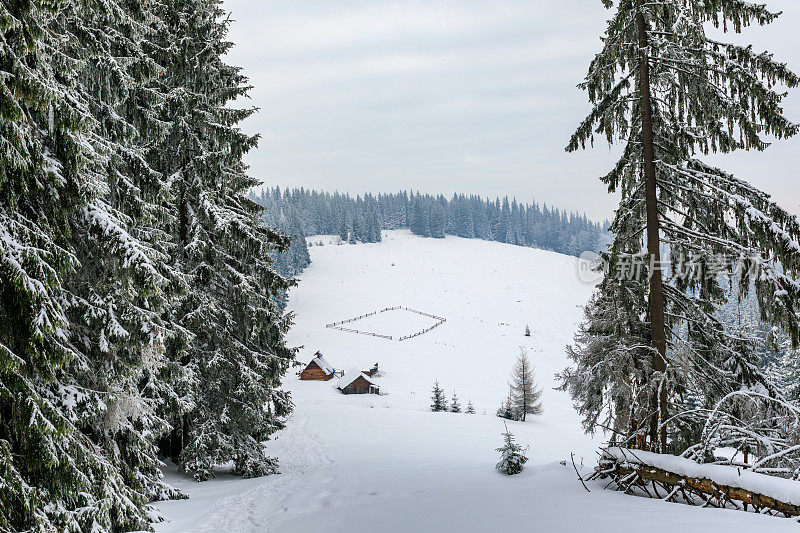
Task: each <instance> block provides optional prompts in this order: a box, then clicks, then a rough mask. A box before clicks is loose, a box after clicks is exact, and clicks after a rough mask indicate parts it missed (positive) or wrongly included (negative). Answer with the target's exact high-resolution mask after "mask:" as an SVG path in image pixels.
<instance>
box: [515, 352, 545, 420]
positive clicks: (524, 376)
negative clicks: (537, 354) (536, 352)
mask: <svg viewBox="0 0 800 533" xmlns="http://www.w3.org/2000/svg"><path fill="white" fill-rule="evenodd" d="M541 398H542V390H541V389H539V388H537V387H536V381H535V377H534V372H533V365H531V362H530V360H528V354H527V353H526V352H525V349H524V348H521V349H520V354H519V357H517V362H516V363H515V364H514V368H513V370H512V371H511V404H512V406H513V407H512V409H513V411H514V413H515V416H516V417H518V418H520V419H521V420H522V421H523V422H524V421H525V418H526V417H527V415H529V414H530V415H540V414H542V401H541Z"/></svg>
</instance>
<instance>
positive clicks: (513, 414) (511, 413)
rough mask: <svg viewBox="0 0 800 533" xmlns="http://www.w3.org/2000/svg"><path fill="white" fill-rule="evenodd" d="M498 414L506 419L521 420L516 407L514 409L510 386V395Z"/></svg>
mask: <svg viewBox="0 0 800 533" xmlns="http://www.w3.org/2000/svg"><path fill="white" fill-rule="evenodd" d="M497 416H499V417H500V418H505V419H506V420H519V419H520V416H519V413H518V411H517V410H516V409H514V400H513V399H512V391H511V387H510V386H509V387H508V396H506V398H505V400H503V403H501V404H500V407H499V408H498V409H497Z"/></svg>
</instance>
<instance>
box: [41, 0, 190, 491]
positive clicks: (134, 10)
mask: <svg viewBox="0 0 800 533" xmlns="http://www.w3.org/2000/svg"><path fill="white" fill-rule="evenodd" d="M148 6H149V5H148V4H139V3H136V2H132V3H125V2H114V1H108V2H95V1H94V0H75V1H73V2H72V3H70V4H68V5H65V7H64V9H63V10H62V16H61V17H59V19H58V20H57V24H54V25H52V29H53V30H54V31H55V32H56V33H57V34H59V35H62V36H70V37H71V38H70V39H68V40H67V41H66V42H65V43H62V46H64V48H65V49H67V50H69V52H70V54H71V55H72V56H73V57H75V58H79V59H80V60H81V63H80V64H81V68H80V69H78V70H77V71H76V75H75V77H74V80H73V81H74V83H75V90H76V92H77V93H79V94H80V95H81V97H82V99H83V101H85V102H87V105H88V109H89V110H90V112H91V113H92V115H93V117H94V119H95V123H96V127H95V128H94V129H93V130H92V132H91V134H90V135H88V136H87V141H88V142H89V143H90V144H91V145H92V147H93V148H94V151H95V153H96V154H97V157H95V158H94V160H93V161H92V164H91V165H87V166H86V168H85V172H84V176H85V183H86V185H87V188H88V189H89V190H90V192H91V199H90V202H89V205H88V206H87V208H86V209H83V210H80V211H78V212H76V213H75V214H74V216H73V217H72V224H71V234H72V242H73V247H74V250H75V254H76V257H77V259H78V261H79V266H78V268H77V269H76V271H75V272H74V274H73V275H70V276H68V277H67V278H66V281H65V291H66V292H65V295H66V298H65V300H66V307H67V315H68V317H69V322H70V327H69V329H70V342H71V346H72V347H73V348H74V350H75V353H76V358H75V360H74V361H73V364H72V365H70V367H69V368H68V370H67V372H65V375H64V376H63V377H62V379H61V380H62V382H63V384H64V385H65V386H67V387H68V388H70V389H74V390H75V391H76V393H77V398H70V399H69V401H68V402H67V404H66V405H64V407H63V409H64V411H65V413H66V414H67V415H68V416H70V417H71V418H72V419H74V420H75V421H76V422H75V423H76V425H77V426H78V427H79V428H80V429H81V430H82V431H83V432H84V433H85V434H87V435H89V436H90V438H92V440H93V441H95V442H96V443H97V444H98V446H100V447H101V448H103V449H104V450H105V452H106V454H107V456H108V458H109V460H110V461H112V462H113V463H114V464H115V465H117V466H118V467H119V468H120V469H121V471H122V472H123V473H124V475H125V480H126V482H127V483H128V484H129V485H130V487H131V488H132V489H133V490H135V491H136V492H137V493H139V494H141V495H142V498H143V499H144V500H145V501H149V500H153V499H163V498H165V497H171V496H176V495H178V493H177V492H176V491H174V490H173V489H171V488H170V487H168V486H166V485H165V484H164V483H163V482H162V481H161V478H162V474H161V470H160V468H159V467H160V462H159V461H158V458H157V456H158V449H157V444H156V439H157V438H158V437H159V436H160V435H162V434H164V433H166V432H167V430H168V429H169V425H168V424H167V422H166V421H165V420H164V419H162V418H161V417H160V416H159V413H158V411H159V407H160V405H159V402H160V400H161V398H159V397H158V395H154V394H153V393H152V389H153V388H154V387H155V388H160V389H168V388H171V385H172V384H171V383H170V382H165V383H161V384H158V383H154V377H157V376H161V375H162V373H161V369H162V366H163V358H162V354H163V351H164V350H163V348H164V343H165V340H166V338H167V337H168V336H169V335H170V331H169V329H168V327H167V325H166V324H165V323H164V321H163V320H162V313H164V311H165V309H166V307H167V300H168V298H169V297H170V290H171V279H172V278H174V276H173V275H172V273H171V272H170V269H169V267H168V266H167V264H166V259H167V258H168V251H169V242H170V239H169V234H168V233H167V232H166V231H165V229H166V228H167V227H168V224H169V222H170V220H171V214H170V213H169V212H168V211H167V209H166V208H165V205H166V202H165V201H164V199H165V198H166V197H167V186H166V180H165V179H164V177H163V175H161V174H159V173H158V172H155V171H154V170H153V169H152V168H150V167H149V165H148V164H147V162H146V160H145V151H146V148H147V146H148V144H150V143H153V142H155V141H156V140H158V139H160V137H161V135H162V133H163V131H162V130H163V124H162V123H161V122H160V121H158V120H157V119H156V116H155V112H156V110H157V109H158V106H159V105H160V103H161V101H162V98H163V97H162V95H161V94H159V93H158V91H156V90H154V89H153V85H154V79H155V78H156V76H157V75H158V74H160V72H161V71H160V69H159V68H158V66H157V65H156V64H155V62H154V61H153V59H152V58H150V57H148V55H147V53H146V49H145V47H146V46H147V41H148V39H149V38H150V36H151V35H152V32H153V31H156V30H157V26H158V21H157V19H155V18H154V16H153V14H152V13H151V12H149V11H148Z"/></svg>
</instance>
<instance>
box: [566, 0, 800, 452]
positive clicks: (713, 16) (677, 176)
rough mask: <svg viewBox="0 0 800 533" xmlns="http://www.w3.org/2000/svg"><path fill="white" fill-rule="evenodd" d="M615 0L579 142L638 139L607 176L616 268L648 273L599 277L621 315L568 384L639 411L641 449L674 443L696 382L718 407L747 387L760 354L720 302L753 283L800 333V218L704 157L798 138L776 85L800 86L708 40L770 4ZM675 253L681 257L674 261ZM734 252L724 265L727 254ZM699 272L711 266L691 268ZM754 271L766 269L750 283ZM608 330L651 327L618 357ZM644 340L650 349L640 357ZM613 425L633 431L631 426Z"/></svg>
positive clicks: (757, 57)
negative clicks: (739, 365)
mask: <svg viewBox="0 0 800 533" xmlns="http://www.w3.org/2000/svg"><path fill="white" fill-rule="evenodd" d="M604 4H605V5H606V7H608V8H612V7H613V9H614V13H613V16H612V18H611V19H610V21H609V23H608V27H607V30H606V34H605V36H604V44H603V48H602V50H601V51H600V52H599V53H598V54H597V56H596V57H595V59H594V60H593V61H592V63H591V66H590V68H589V73H588V75H587V77H586V79H585V81H584V82H583V83H582V84H581V85H580V86H581V87H582V88H583V89H585V90H587V92H588V93H589V99H590V100H591V101H592V103H594V109H593V110H592V112H591V114H590V115H589V116H588V117H587V118H586V120H585V121H584V122H583V123H582V124H581V125H580V127H579V128H578V130H577V131H576V133H575V135H574V136H573V138H572V140H571V141H570V143H569V146H568V148H567V149H568V150H570V151H573V150H577V149H580V148H583V147H585V146H586V144H587V143H592V142H593V141H594V138H595V135H598V136H602V137H604V138H605V139H606V140H607V141H609V142H614V141H617V140H621V141H622V142H624V149H623V153H622V157H621V158H620V160H619V162H618V163H617V165H616V166H615V167H614V168H613V169H612V170H611V172H609V173H608V174H607V175H606V176H604V177H603V178H602V180H603V182H604V183H606V184H607V185H608V188H609V190H610V191H612V192H613V191H617V192H619V193H620V194H621V201H620V207H619V209H618V210H617V212H616V216H615V219H614V221H613V223H612V226H611V231H612V232H613V233H614V235H615V242H614V245H613V247H612V250H611V257H610V264H611V267H612V272H611V275H616V274H618V272H614V269H615V268H617V267H620V266H622V267H623V268H627V267H626V265H628V266H629V265H630V264H631V263H633V264H638V262H639V261H641V263H642V265H641V269H640V270H641V274H642V275H640V276H631V277H635V278H637V279H636V280H635V282H630V281H628V280H623V281H621V282H620V283H619V284H618V285H615V284H613V283H605V284H603V285H601V287H600V291H601V293H602V292H603V291H606V290H607V291H608V292H607V293H606V294H601V295H600V296H599V297H598V298H597V299H596V302H595V303H598V302H600V305H595V306H594V309H592V310H591V313H592V314H593V316H596V315H597V314H599V313H602V312H603V310H610V311H612V312H613V311H615V310H616V309H618V308H622V310H623V311H622V314H617V315H612V316H611V317H597V318H598V319H599V323H598V324H597V326H595V325H593V324H587V325H585V327H584V328H583V330H582V331H581V333H580V334H579V338H578V339H577V340H578V342H577V344H576V345H575V347H574V348H573V350H572V356H573V357H574V358H576V359H577V360H578V361H579V363H578V367H579V370H578V371H575V372H567V373H566V374H565V378H566V382H565V386H567V387H568V388H569V389H570V390H571V391H572V393H573V396H574V397H575V398H576V400H577V402H578V408H579V409H580V410H581V412H582V414H583V415H584V416H585V417H586V419H587V420H592V419H597V418H598V417H599V416H601V415H600V414H599V413H597V412H596V410H597V409H603V408H608V409H609V412H610V413H611V416H613V417H616V418H620V417H622V418H623V419H629V421H628V422H627V423H626V424H627V426H628V427H629V428H641V430H642V431H641V434H640V435H639V436H640V437H644V436H645V435H644V434H645V433H646V438H647V441H646V442H645V439H644V438H639V439H638V442H637V443H635V444H636V445H638V446H639V447H647V448H649V449H651V450H654V451H667V443H668V440H669V437H668V432H669V431H670V426H669V424H667V421H668V420H671V419H672V416H673V415H675V414H676V413H677V412H679V411H680V410H681V407H680V402H681V398H682V396H683V395H684V393H685V392H687V388H689V387H692V386H696V387H700V392H701V393H702V394H701V395H700V396H702V397H704V401H705V402H707V403H708V402H713V401H714V400H713V397H715V396H719V395H720V394H723V392H724V391H726V390H738V389H739V388H741V386H742V385H744V384H743V383H738V382H737V379H738V378H737V376H736V375H735V374H734V373H731V372H730V371H728V370H726V369H725V368H724V365H723V364H721V363H722V362H723V361H726V360H731V359H732V358H733V359H735V358H740V359H747V358H748V357H749V356H748V354H747V353H743V352H741V351H740V349H741V343H737V342H736V341H735V339H734V338H733V336H732V335H730V333H729V331H728V330H727V329H726V328H725V326H724V324H722V323H721V322H720V320H719V319H718V317H717V316H716V315H715V311H716V309H717V307H718V306H719V305H721V304H723V303H724V302H725V301H726V300H727V299H730V298H736V297H739V296H741V295H742V293H745V292H746V291H747V290H749V289H750V286H751V282H752V283H753V285H754V287H755V294H756V296H757V300H758V303H759V306H760V312H761V318H762V319H763V320H764V321H765V322H767V323H769V324H771V325H775V326H779V327H781V328H782V329H783V330H784V331H785V332H787V334H788V335H789V336H790V338H791V339H792V342H793V343H794V344H797V343H798V342H800V317H799V316H798V308H797V306H798V303H797V302H798V301H800V284H798V282H797V280H796V279H794V278H793V277H792V276H793V275H796V273H797V271H798V268H800V245H798V239H799V238H800V225H798V222H797V220H796V219H795V218H794V217H793V216H791V215H789V214H788V213H787V212H786V211H784V210H783V209H781V208H780V207H778V206H777V205H776V204H775V203H774V202H772V201H771V200H770V199H769V197H768V196H767V195H766V194H764V193H763V192H761V191H759V190H757V189H755V188H754V187H752V186H751V185H749V184H748V183H746V182H744V181H742V180H740V179H737V178H735V177H733V176H731V175H730V174H727V173H725V172H723V171H721V170H719V169H716V168H714V167H711V166H709V165H707V164H705V163H703V162H702V161H701V160H699V159H698V158H697V157H698V155H702V154H706V153H709V152H715V151H719V152H731V151H734V150H737V149H756V150H763V149H765V148H766V147H767V145H768V144H767V142H766V141H765V140H764V138H765V136H773V137H777V138H782V137H788V136H791V135H794V134H796V133H797V131H798V127H797V125H795V124H793V123H791V122H790V121H789V120H787V119H786V118H785V117H784V116H783V114H782V109H781V107H780V104H781V100H782V98H783V95H782V94H780V93H778V92H777V91H776V89H775V86H776V85H778V84H782V85H784V86H788V87H795V86H796V85H797V84H798V82H800V79H798V77H797V76H796V75H795V74H793V73H792V72H790V71H789V70H788V69H787V67H786V66H785V65H784V64H782V63H779V62H777V61H775V60H774V59H773V58H772V56H771V55H770V54H767V53H756V52H754V51H753V50H752V47H745V46H739V45H734V44H728V43H725V42H721V41H719V40H717V39H716V38H713V37H711V36H710V35H709V34H708V33H707V32H709V31H712V32H724V31H729V30H733V31H735V32H739V31H741V30H742V29H743V28H745V27H746V26H748V25H750V24H753V23H756V24H762V25H763V24H767V23H770V22H772V21H773V20H775V19H776V18H777V16H778V15H777V14H774V13H771V12H769V11H768V10H767V8H766V6H764V5H761V4H754V3H750V2H742V1H739V0H718V1H713V2H695V1H690V0H664V1H661V2H657V3H653V2H645V1H643V0H622V1H621V2H619V3H618V4H617V5H616V6H613V5H612V3H611V2H610V1H608V0H604ZM662 248H664V249H666V250H667V251H668V254H667V255H666V256H665V257H663V258H662V255H661V252H662ZM721 254H724V255H726V256H727V259H726V260H725V261H721V262H720V261H718V259H717V258H718V257H719V256H720V255H721ZM731 255H733V256H734V257H733V258H731V257H730V256H731ZM690 265H691V266H697V272H698V273H699V275H687V271H689V266H690ZM756 265H757V266H758V267H759V272H758V274H757V275H754V276H751V275H750V270H751V268H750V267H754V266H756ZM741 267H743V268H741ZM718 273H727V274H729V275H731V277H733V278H735V277H737V276H738V277H739V278H740V279H739V280H738V282H737V283H736V286H737V287H739V289H740V290H739V294H736V293H733V292H731V291H725V290H724V287H723V286H722V284H721V283H720V282H719V280H718V279H717V276H716V275H714V274H718ZM623 277H628V276H623ZM615 297H621V298H623V299H626V300H631V299H638V298H645V303H646V304H647V305H646V311H647V312H646V313H645V314H644V315H641V316H643V319H640V317H637V316H636V315H635V314H634V313H635V311H634V309H636V311H638V310H639V308H640V307H642V305H641V304H642V302H636V303H635V305H633V306H632V307H630V309H625V308H624V307H622V306H621V302H615V301H613V298H615ZM623 315H624V316H623ZM637 322H641V323H637ZM620 325H621V326H623V329H622V330H621V331H620V332H619V333H615V332H614V326H620ZM640 326H644V327H645V331H644V332H642V331H640ZM595 331H598V332H600V334H601V335H605V334H610V335H612V337H613V336H614V335H617V336H618V337H619V338H626V336H627V335H630V334H633V335H634V337H639V336H640V335H641V337H640V338H639V339H638V340H641V341H644V344H642V343H640V342H634V343H632V344H627V347H628V348H629V349H630V350H632V351H631V353H630V354H627V355H624V354H621V353H619V350H620V349H621V348H623V347H624V346H626V345H622V346H619V345H617V344H615V343H613V342H605V341H606V339H605V338H603V337H600V338H595V337H594V335H595ZM628 339H629V340H631V338H630V337H628ZM644 347H648V348H646V349H647V350H648V351H649V352H650V353H649V356H648V357H642V353H641V352H642V350H643V349H644ZM597 350H608V353H607V357H605V358H602V357H598V356H600V355H601V353H599V352H597ZM620 357H621V358H622V359H624V360H627V361H629V362H630V363H631V365H629V366H626V367H623V368H625V369H627V370H629V371H630V372H633V374H630V375H625V376H623V375H622V374H621V373H620V371H619V370H618V369H616V368H613V367H612V364H611V362H612V361H614V360H615V358H620ZM589 359H596V360H598V361H605V362H606V364H602V362H601V365H600V367H590V366H589V365H588V364H584V361H583V360H589ZM581 368H583V372H581V371H580V369H581ZM587 373H588V374H587ZM633 378H635V379H633ZM618 379H622V380H627V381H628V383H627V384H624V383H622V382H617V381H615V380H618ZM758 379H759V380H760V379H761V376H759V377H758ZM637 380H640V381H637ZM626 387H627V388H629V389H632V390H631V392H632V393H633V394H632V395H631V396H629V397H627V398H625V399H624V400H622V403H617V401H618V400H620V398H619V397H618V396H617V397H615V398H614V399H612V398H611V397H610V396H609V395H610V394H617V393H619V392H620V391H621V390H622V389H624V388H626ZM709 387H710V388H712V389H713V390H708V388H709ZM590 388H591V389H590ZM612 391H614V392H613V393H612ZM609 402H613V403H612V404H611V405H609ZM623 425H624V424H623ZM614 426H615V427H620V426H621V424H620V422H619V420H617V421H616V422H615V423H614ZM629 437H631V435H629V434H626V435H624V438H625V439H628V438H629ZM675 442H677V440H676V441H675Z"/></svg>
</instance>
